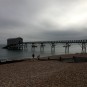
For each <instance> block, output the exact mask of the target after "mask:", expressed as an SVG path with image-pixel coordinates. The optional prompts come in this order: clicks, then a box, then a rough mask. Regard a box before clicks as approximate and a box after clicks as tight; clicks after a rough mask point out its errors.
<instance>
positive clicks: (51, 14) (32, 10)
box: [0, 0, 87, 43]
mask: <svg viewBox="0 0 87 87" xmlns="http://www.w3.org/2000/svg"><path fill="white" fill-rule="evenodd" d="M13 37H22V38H23V39H24V41H34V40H35V41H37V40H38V41H40V40H60V39H61V40H64V39H86V38H87V0H0V43H6V39H7V38H13Z"/></svg>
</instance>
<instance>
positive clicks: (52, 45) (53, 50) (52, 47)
mask: <svg viewBox="0 0 87 87" xmlns="http://www.w3.org/2000/svg"><path fill="white" fill-rule="evenodd" d="M51 53H52V54H54V53H55V44H54V43H52V44H51Z"/></svg>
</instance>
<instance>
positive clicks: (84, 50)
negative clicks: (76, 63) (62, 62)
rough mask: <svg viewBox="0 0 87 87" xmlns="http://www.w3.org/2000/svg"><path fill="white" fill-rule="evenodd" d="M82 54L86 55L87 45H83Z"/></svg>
mask: <svg viewBox="0 0 87 87" xmlns="http://www.w3.org/2000/svg"><path fill="white" fill-rule="evenodd" d="M82 53H86V43H82Z"/></svg>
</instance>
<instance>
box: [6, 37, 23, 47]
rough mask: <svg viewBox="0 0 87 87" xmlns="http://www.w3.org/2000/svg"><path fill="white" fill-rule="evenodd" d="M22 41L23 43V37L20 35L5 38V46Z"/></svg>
mask: <svg viewBox="0 0 87 87" xmlns="http://www.w3.org/2000/svg"><path fill="white" fill-rule="evenodd" d="M22 43H23V39H22V38H21V37H18V38H9V39H7V46H10V45H18V44H22Z"/></svg>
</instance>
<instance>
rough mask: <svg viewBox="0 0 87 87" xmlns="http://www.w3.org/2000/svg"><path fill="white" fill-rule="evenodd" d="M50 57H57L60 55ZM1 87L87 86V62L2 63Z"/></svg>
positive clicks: (0, 73) (38, 61)
mask: <svg viewBox="0 0 87 87" xmlns="http://www.w3.org/2000/svg"><path fill="white" fill-rule="evenodd" d="M75 55H76V54H75ZM75 55H74V56H75ZM86 55H87V54H84V55H83V54H78V55H77V56H82V57H83V56H84V57H86ZM64 56H65V57H71V55H62V57H64ZM72 56H73V55H72ZM45 58H48V57H45ZM50 58H53V59H56V58H59V56H53V57H50ZM0 87H87V62H79V63H74V62H72V63H67V62H61V61H58V60H45V61H41V60H37V59H34V60H25V61H21V62H13V63H7V64H1V65H0Z"/></svg>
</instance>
